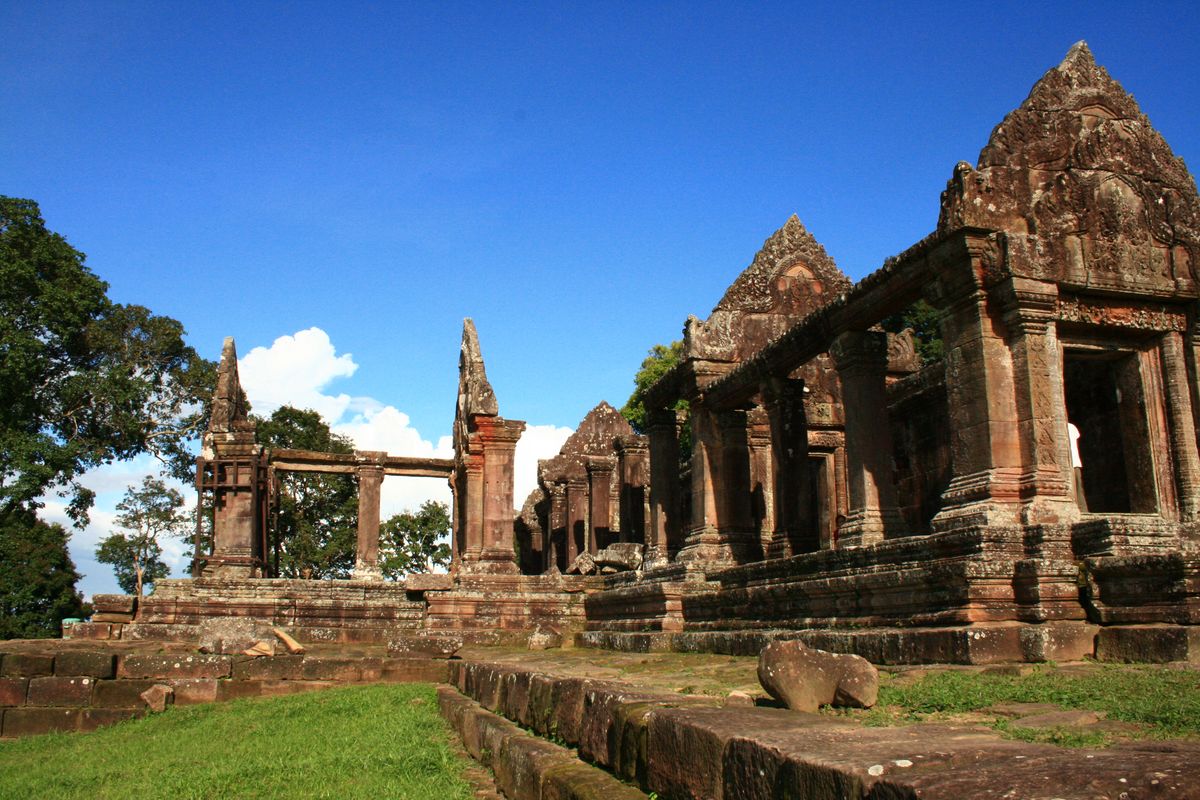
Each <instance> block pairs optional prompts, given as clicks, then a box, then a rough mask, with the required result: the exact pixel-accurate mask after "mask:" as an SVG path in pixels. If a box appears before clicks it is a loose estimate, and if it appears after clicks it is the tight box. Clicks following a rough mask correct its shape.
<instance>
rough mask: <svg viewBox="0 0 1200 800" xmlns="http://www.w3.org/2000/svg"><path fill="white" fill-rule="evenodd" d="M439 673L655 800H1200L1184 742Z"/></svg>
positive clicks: (480, 673)
mask: <svg viewBox="0 0 1200 800" xmlns="http://www.w3.org/2000/svg"><path fill="white" fill-rule="evenodd" d="M449 666H450V678H451V682H452V684H453V685H454V686H455V687H456V688H457V689H458V691H459V692H460V693H461V694H462V695H463V696H465V697H466V698H469V699H470V700H473V701H475V702H477V703H478V704H479V705H480V706H481V707H482V709H483V710H486V711H490V712H492V713H494V714H496V715H499V716H502V717H504V718H505V719H506V720H508V721H509V722H510V723H512V724H515V725H520V726H522V727H524V728H526V729H528V730H529V731H530V733H531V734H537V735H538V736H541V737H543V738H552V739H554V740H555V741H556V742H561V743H562V744H564V745H566V746H568V747H575V748H577V749H578V755H579V757H580V759H582V760H583V761H585V762H588V763H590V764H591V765H594V766H595V767H599V768H602V769H604V770H605V771H607V772H608V773H611V774H612V775H613V776H615V777H617V778H620V779H624V780H626V781H629V782H630V783H634V784H636V785H637V786H639V787H640V788H641V789H642V790H644V791H646V792H655V793H657V794H658V795H659V796H660V797H670V798H739V800H755V799H757V798H761V799H762V800H768V798H813V799H814V800H835V799H837V800H840V799H841V798H880V799H881V798H913V799H914V800H915V798H922V799H923V800H951V799H953V800H960V799H961V798H966V797H970V798H993V797H994V798H1001V797H1030V798H1034V797H1036V798H1062V800H1075V799H1076V798H1078V800H1083V799H1084V798H1096V797H1112V798H1116V797H1142V796H1153V797H1160V798H1189V797H1200V772H1197V770H1196V768H1195V764H1196V763H1197V759H1198V758H1200V742H1195V741H1169V742H1162V741H1155V742H1130V743H1122V744H1117V745H1114V746H1112V747H1109V748H1105V749H1088V750H1085V749H1074V748H1060V747H1055V746H1052V745H1044V744H1029V743H1025V742H1018V741H1010V740H1006V739H1002V738H1000V737H999V736H998V735H997V734H996V733H995V732H994V731H992V730H991V729H988V728H983V727H978V726H967V725H953V724H924V723H923V724H917V725H909V726H904V727H894V728H883V727H877V728H870V727H863V726H861V725H858V724H855V723H853V722H850V721H847V720H845V719H843V718H838V717H833V716H830V715H823V714H805V713H801V712H795V711H788V710H786V709H779V708H765V707H722V706H718V705H716V700H715V699H707V700H706V699H702V698H695V697H686V696H682V695H674V694H669V693H652V692H646V691H642V690H639V689H637V688H636V687H632V686H629V685H626V684H620V683H615V682H612V681H601V680H592V679H589V678H582V677H577V676H556V675H551V674H547V673H543V672H536V671H534V670H531V669H526V668H522V667H518V666H513V665H511V664H492V663H485V662H479V661H452V662H450V665H449ZM471 735H473V734H471ZM493 752H495V751H493ZM494 769H496V770H497V777H499V775H500V771H501V770H503V769H509V767H508V766H506V765H504V764H503V759H501V763H498V764H497V765H495V766H494ZM502 788H503V786H502Z"/></svg>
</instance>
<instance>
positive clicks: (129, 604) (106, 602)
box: [92, 594, 137, 614]
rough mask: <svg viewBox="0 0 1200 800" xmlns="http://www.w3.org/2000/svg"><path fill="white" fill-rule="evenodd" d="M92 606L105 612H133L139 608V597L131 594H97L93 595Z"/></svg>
mask: <svg viewBox="0 0 1200 800" xmlns="http://www.w3.org/2000/svg"><path fill="white" fill-rule="evenodd" d="M92 608H94V609H95V610H96V611H98V612H100V613H104V614H132V613H133V612H134V611H136V610H137V597H135V596H134V595H131V594H97V595H93V596H92Z"/></svg>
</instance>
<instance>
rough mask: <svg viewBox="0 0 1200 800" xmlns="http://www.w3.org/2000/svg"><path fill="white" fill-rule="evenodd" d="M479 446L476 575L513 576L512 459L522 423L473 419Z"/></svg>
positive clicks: (515, 561)
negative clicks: (479, 541) (480, 484)
mask: <svg viewBox="0 0 1200 800" xmlns="http://www.w3.org/2000/svg"><path fill="white" fill-rule="evenodd" d="M476 429H477V434H476V435H477V436H478V437H479V439H480V442H481V443H482V446H483V470H482V478H483V498H482V500H483V509H482V514H483V530H482V533H483V538H482V549H481V552H480V555H479V558H480V562H479V564H478V571H480V572H487V573H490V574H501V573H503V574H516V573H519V572H520V569H519V568H518V567H517V560H516V553H515V552H514V550H513V512H514V509H513V456H514V453H515V452H516V448H517V440H519V439H520V438H521V433H522V432H523V431H524V430H525V423H524V422H520V421H516V420H506V419H503V418H502V417H478V418H476Z"/></svg>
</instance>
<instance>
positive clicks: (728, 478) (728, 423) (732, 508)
mask: <svg viewBox="0 0 1200 800" xmlns="http://www.w3.org/2000/svg"><path fill="white" fill-rule="evenodd" d="M716 417H717V426H718V427H719V428H720V437H721V471H720V473H719V474H718V475H717V476H716V478H717V480H715V481H714V485H713V489H714V491H715V492H716V494H717V497H718V505H717V515H718V520H717V529H718V530H719V531H720V534H721V543H722V545H723V546H724V547H725V548H727V549H728V550H729V553H730V558H731V560H733V561H736V562H738V563H739V564H740V563H744V562H746V561H755V560H760V559H761V558H762V549H761V545H760V543H759V541H758V536H757V535H756V532H755V530H754V514H753V506H752V504H751V494H750V492H751V489H752V487H751V485H750V438H749V430H748V424H747V423H748V420H747V413H746V412H745V411H743V410H741V409H732V410H728V411H721V412H719V413H718V414H717V415H716Z"/></svg>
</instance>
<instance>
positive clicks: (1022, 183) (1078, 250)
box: [91, 43, 1200, 663]
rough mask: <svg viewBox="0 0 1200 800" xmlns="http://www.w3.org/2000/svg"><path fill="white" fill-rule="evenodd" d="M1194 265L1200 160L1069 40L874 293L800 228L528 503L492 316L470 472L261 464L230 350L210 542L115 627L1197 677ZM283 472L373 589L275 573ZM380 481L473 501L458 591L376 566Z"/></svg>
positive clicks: (460, 455)
mask: <svg viewBox="0 0 1200 800" xmlns="http://www.w3.org/2000/svg"><path fill="white" fill-rule="evenodd" d="M797 196H798V198H799V202H800V203H801V204H803V202H804V195H803V187H798V193H797ZM1198 265H1200V197H1198V195H1197V190H1196V184H1195V182H1194V180H1193V178H1192V176H1191V174H1190V173H1189V172H1188V170H1187V168H1186V166H1185V165H1184V163H1183V162H1182V161H1181V160H1180V159H1179V158H1177V157H1176V156H1175V155H1173V154H1172V152H1171V150H1170V148H1169V146H1168V145H1167V143H1166V142H1165V141H1164V140H1163V138H1162V137H1161V136H1160V135H1159V134H1158V133H1157V132H1156V131H1155V130H1154V128H1152V127H1151V125H1150V122H1149V121H1148V120H1147V119H1146V117H1145V116H1144V115H1143V114H1142V113H1141V111H1140V110H1139V108H1138V106H1137V104H1136V102H1135V101H1134V99H1133V98H1132V97H1131V96H1130V95H1129V94H1128V93H1126V92H1125V91H1124V90H1123V89H1122V88H1121V86H1120V85H1118V84H1117V82H1116V81H1114V80H1113V79H1112V78H1111V77H1110V76H1109V75H1108V73H1107V72H1106V71H1105V70H1104V69H1103V68H1101V67H1099V66H1097V65H1096V64H1095V62H1094V61H1093V58H1092V55H1091V53H1090V52H1089V51H1088V49H1087V47H1086V45H1083V44H1082V43H1081V44H1078V45H1076V46H1075V47H1073V48H1072V49H1071V51H1070V52H1069V53H1068V55H1067V57H1066V59H1065V60H1064V61H1063V62H1062V63H1061V64H1060V65H1058V66H1057V67H1055V68H1053V69H1051V70H1050V71H1049V72H1047V73H1046V74H1045V75H1044V76H1043V77H1042V79H1041V80H1039V81H1038V82H1037V84H1036V85H1035V86H1034V87H1033V89H1032V91H1031V92H1030V94H1029V96H1028V97H1027V98H1026V100H1025V101H1024V102H1023V103H1022V104H1021V105H1020V106H1019V107H1018V108H1017V109H1016V110H1014V111H1012V112H1011V113H1010V114H1009V115H1008V116H1007V117H1005V118H1004V120H1002V121H1001V122H1000V124H999V125H997V126H996V128H995V129H994V130H993V132H992V135H991V138H990V139H989V141H988V143H987V145H986V147H984V149H983V151H982V152H981V153H980V155H979V159H978V162H977V163H976V164H975V165H974V166H972V165H971V164H968V163H959V164H958V165H957V166H955V167H954V168H953V170H952V174H951V177H950V180H949V182H948V184H947V186H946V190H945V191H944V192H943V193H942V197H941V212H940V215H939V218H938V220H937V225H936V228H934V229H933V231H932V233H930V234H929V235H928V236H927V237H925V238H924V239H922V240H921V241H919V242H917V243H915V244H913V245H912V246H911V247H910V248H909V249H907V250H905V251H904V252H903V253H901V254H899V255H898V256H895V257H893V258H889V259H887V260H886V261H885V262H884V263H883V265H882V266H881V267H880V268H879V269H878V270H877V271H875V272H874V273H872V274H870V275H868V276H867V277H866V278H864V279H862V280H861V281H859V282H857V283H852V282H851V281H850V280H849V279H848V278H847V277H846V276H845V275H844V274H843V273H842V272H841V271H840V270H839V269H838V267H837V265H836V264H835V263H834V262H833V259H831V258H830V257H829V255H828V254H827V253H826V252H825V250H824V248H823V247H822V246H821V244H820V243H819V242H818V241H817V239H816V238H815V236H814V235H813V234H812V233H810V232H809V231H808V230H806V229H805V228H804V226H803V225H802V224H801V223H800V221H799V219H797V218H796V217H792V218H791V219H788V220H787V221H786V222H785V223H784V225H783V227H782V228H780V229H779V230H778V231H777V232H776V233H774V234H773V235H772V236H771V237H770V238H769V239H767V241H766V242H765V244H764V245H763V248H762V250H761V251H759V252H758V254H757V255H755V256H754V258H753V259H752V261H751V262H750V265H749V266H748V267H747V268H746V269H745V270H744V271H743V272H742V273H741V274H740V275H737V276H736V278H735V279H734V280H733V282H732V284H731V285H730V286H729V288H728V290H727V291H726V292H725V294H724V296H723V297H721V299H720V301H719V302H718V303H717V305H716V307H715V308H714V309H713V311H712V312H711V313H710V314H709V315H708V317H707V318H706V319H703V320H701V319H698V318H696V317H690V318H689V319H688V320H687V322H686V325H685V327H684V345H683V357H682V359H681V360H680V362H679V363H678V364H677V365H676V366H675V367H674V368H673V369H671V370H670V371H669V372H668V373H667V374H665V375H664V376H663V377H662V378H661V379H660V380H659V381H658V382H657V383H656V384H655V385H654V386H653V387H651V388H650V390H649V391H648V392H647V394H646V404H647V410H648V412H649V413H648V422H647V426H646V430H645V432H644V435H641V434H639V433H638V432H635V431H634V430H633V429H632V428H630V427H629V425H628V423H626V422H625V420H624V419H623V418H621V417H620V415H619V414H618V413H617V412H616V411H615V410H614V409H613V408H612V407H611V406H609V405H607V404H604V403H602V404H600V405H598V406H597V407H596V408H595V409H594V410H593V411H592V412H591V413H590V414H589V415H588V416H587V418H586V419H585V420H584V421H583V422H582V423H581V424H580V425H579V427H578V429H577V431H576V433H575V434H574V435H573V436H572V437H571V439H570V440H569V441H568V442H567V444H566V445H564V447H563V450H562V452H561V453H560V454H559V455H557V456H555V457H554V458H552V459H549V460H546V461H544V462H542V463H541V465H540V469H539V474H538V480H539V484H538V488H537V490H535V492H534V493H533V494H532V495H531V496H530V497H529V498H528V499H527V500H526V502H525V504H524V507H523V508H522V509H521V510H520V511H519V512H517V511H516V510H515V506H514V503H515V502H517V501H519V500H520V498H514V497H513V452H514V448H515V446H516V443H517V441H518V440H519V438H520V436H521V433H522V430H523V429H524V423H523V422H520V421H516V420H509V419H506V418H504V417H502V416H501V415H500V410H499V403H498V399H497V397H496V396H495V394H494V393H493V391H492V388H491V386H490V384H489V383H488V380H487V376H486V372H485V369H484V362H483V357H482V351H481V348H480V344H479V339H478V336H477V334H476V331H475V328H474V325H473V324H472V323H471V322H470V321H469V320H468V321H467V323H466V325H465V327H464V331H463V342H462V353H461V357H460V361H459V374H460V381H459V392H458V399H457V413H456V417H455V421H454V431H453V439H454V458H453V459H446V460H439V459H413V458H405V457H399V456H392V455H389V454H387V453H379V452H358V453H355V454H353V455H337V454H323V453H313V452H307V451H271V450H269V449H265V448H264V447H262V446H261V445H260V444H258V443H257V441H256V438H255V430H254V425H253V423H252V422H251V421H250V420H249V419H248V417H247V415H246V412H245V404H244V400H243V399H242V394H241V389H240V385H239V383H238V375H237V360H236V353H235V352H234V349H233V344H232V341H229V342H227V344H226V348H225V352H224V353H223V357H222V364H221V371H220V385H219V386H218V388H217V393H216V399H215V402H214V405H213V415H212V424H211V426H210V429H209V432H208V434H207V435H206V437H205V444H204V453H203V455H202V457H201V458H200V459H199V462H198V463H199V466H198V471H197V488H198V490H199V491H200V493H201V498H202V502H203V503H204V504H205V506H206V507H208V508H211V509H213V511H214V524H213V529H212V546H211V549H210V550H209V552H208V554H207V558H205V559H203V560H202V561H203V564H202V570H201V572H200V574H198V575H197V576H196V577H195V578H193V579H190V580H170V581H162V582H160V584H159V585H158V587H157V588H156V590H155V592H154V594H153V595H151V596H150V597H148V598H146V599H145V600H144V601H143V602H142V605H141V607H140V608H139V609H138V611H137V614H136V616H135V617H134V618H133V619H132V621H131V622H129V623H128V624H125V625H124V626H123V630H120V631H119V635H121V636H123V637H132V638H137V637H160V638H171V637H186V636H189V635H192V634H193V633H194V630H195V627H196V626H198V625H199V624H200V623H201V622H202V621H203V620H204V619H206V618H210V617H213V616H222V615H241V616H254V617H261V618H265V619H269V620H271V621H274V622H276V623H279V624H286V625H289V626H291V627H292V628H294V629H295V630H297V631H298V632H299V633H300V635H302V636H305V635H306V636H310V637H313V638H314V639H319V640H332V641H368V640H380V639H386V638H388V637H389V636H393V635H395V634H396V633H398V632H400V633H405V634H411V635H418V636H420V635H432V634H434V633H439V632H441V633H444V632H446V631H454V632H456V633H458V634H461V635H463V636H468V637H475V638H476V639H478V640H480V641H494V640H498V639H503V638H505V637H508V638H518V639H519V638H520V637H527V636H529V635H531V634H539V635H542V636H549V637H553V638H563V637H566V638H569V637H575V640H576V641H577V642H579V643H581V644H584V645H589V646H596V647H609V648H619V649H632V650H641V649H672V648H673V649H680V650H707V651H717V652H729V653H753V652H757V651H758V649H760V648H761V647H762V646H763V645H764V644H765V643H766V642H768V641H770V640H771V639H775V638H780V637H782V638H800V639H803V640H804V641H806V642H808V643H811V644H813V645H816V646H819V647H822V648H824V649H828V650H837V651H844V652H855V653H858V654H860V655H863V656H865V657H867V658H868V659H870V660H872V661H875V662H877V663H918V662H931V661H943V662H960V663H988V662H998V661H1012V660H1025V661H1040V660H1068V659H1076V658H1079V657H1081V656H1084V655H1095V656H1097V657H1098V658H1101V659H1114V660H1120V659H1127V658H1135V657H1136V658H1138V659H1149V660H1155V659H1157V660H1177V659H1191V660H1196V659H1198V658H1200V527H1198V520H1197V516H1198V513H1200V449H1198V443H1197V430H1198V415H1200V303H1198V301H1200V286H1198V284H1197V268H1198ZM917 303H924V304H927V306H928V307H931V308H932V309H934V310H935V312H936V314H937V317H938V319H939V326H940V339H941V342H942V347H943V353H944V355H943V356H942V357H941V358H938V359H936V360H932V361H929V362H928V363H926V362H924V361H923V360H922V359H921V358H919V357H918V355H917V352H916V348H915V345H914V339H913V334H912V332H911V331H902V332H899V333H896V332H888V331H887V330H885V323H887V322H888V320H892V319H895V318H897V317H898V315H902V314H903V313H904V312H905V311H906V310H907V309H909V308H911V307H912V306H913V305H914V304H917ZM886 327H888V328H891V329H893V330H894V328H895V326H894V325H890V324H889V325H886ZM581 390H585V389H584V387H581ZM681 401H682V402H681ZM682 409H685V410H682ZM282 470H309V471H314V470H315V471H329V472H341V473H349V474H354V475H356V476H357V479H358V484H359V503H360V512H359V540H358V551H357V567H356V570H355V579H354V580H349V581H332V582H329V581H325V582H321V581H301V580H282V579H278V578H273V577H269V576H270V575H271V574H272V561H271V553H272V547H273V544H272V542H271V541H270V536H269V524H268V519H269V511H270V505H271V502H272V492H273V488H272V487H273V482H274V477H273V476H274V475H275V473H276V472H278V471H282ZM385 475H400V476H403V475H421V476H440V477H444V478H445V479H447V480H448V481H449V483H450V486H451V487H452V489H453V496H454V515H453V517H454V520H453V566H452V568H451V570H450V573H449V574H447V575H419V576H411V577H410V578H408V579H407V580H405V581H403V582H399V583H396V582H385V581H382V580H380V579H379V568H378V563H377V558H378V557H377V553H378V536H379V486H380V483H381V481H382V480H383V478H384V476H385ZM206 541H207V540H206ZM631 553H636V556H633V555H631ZM585 556H586V558H585ZM117 627H118V628H119V627H121V626H117ZM91 632H92V634H93V635H96V636H113V635H117V634H118V631H117V630H116V629H115V628H114V627H113V626H111V625H109V626H104V625H98V624H95V623H93V629H92V631H91Z"/></svg>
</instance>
